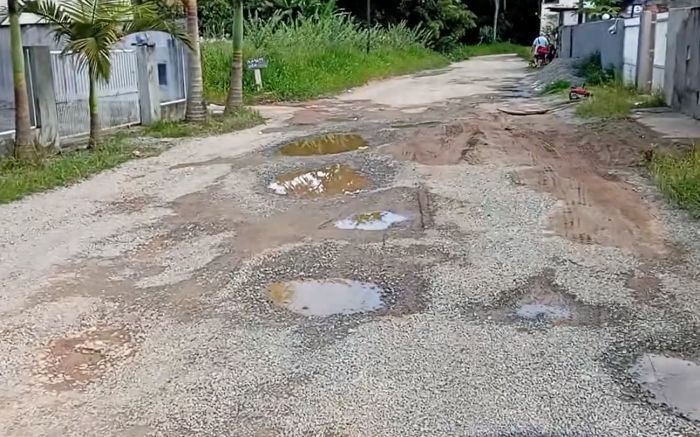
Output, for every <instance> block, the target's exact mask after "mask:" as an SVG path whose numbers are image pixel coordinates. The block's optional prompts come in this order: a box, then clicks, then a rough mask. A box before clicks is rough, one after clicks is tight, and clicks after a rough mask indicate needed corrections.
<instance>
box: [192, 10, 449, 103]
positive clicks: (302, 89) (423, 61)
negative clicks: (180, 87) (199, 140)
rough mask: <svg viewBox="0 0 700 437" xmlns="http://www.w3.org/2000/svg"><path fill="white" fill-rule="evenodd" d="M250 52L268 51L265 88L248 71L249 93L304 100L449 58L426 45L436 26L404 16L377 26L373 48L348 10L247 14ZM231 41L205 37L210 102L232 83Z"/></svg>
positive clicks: (204, 60) (252, 97)
mask: <svg viewBox="0 0 700 437" xmlns="http://www.w3.org/2000/svg"><path fill="white" fill-rule="evenodd" d="M245 30H246V32H245V44H244V50H243V53H244V58H245V59H251V58H255V57H260V56H264V57H266V58H267V59H268V60H269V66H268V68H266V69H264V70H263V83H264V89H263V90H261V91H259V90H257V89H256V87H255V84H254V80H253V75H252V73H251V72H246V74H245V77H244V82H243V86H244V94H245V96H246V100H247V101H249V102H250V101H276V100H299V99H308V98H312V97H316V96H319V95H324V94H328V93H333V92H337V91H341V90H343V89H346V88H348V87H352V86H357V85H361V84H364V83H366V82H367V81H368V80H370V79H374V78H381V77H385V76H389V75H395V74H403V73H410V72H414V71H418V70H422V69H427V68H434V67H441V66H444V65H446V64H447V63H448V59H447V58H446V57H445V56H443V55H440V54H439V53H437V52H434V51H432V50H430V49H429V48H427V44H428V41H429V39H430V32H428V31H426V30H424V29H410V28H408V27H407V26H406V25H404V24H398V25H394V26H390V27H387V28H380V27H374V28H372V29H371V30H370V31H369V32H370V35H369V37H370V41H371V50H370V53H366V44H367V38H368V31H367V30H366V29H363V28H362V26H361V25H360V24H359V23H357V22H356V21H355V20H354V19H353V18H352V17H350V16H349V15H347V14H342V13H334V14H331V15H326V16H322V17H315V16H314V17H309V18H306V17H302V16H300V17H298V18H295V19H293V20H291V21H290V20H285V19H284V16H283V15H281V14H276V15H274V16H273V17H272V18H270V19H266V20H263V19H258V18H249V19H248V20H247V21H246V29H245ZM231 56H232V51H231V43H230V42H228V41H208V42H204V43H202V66H203V70H204V91H205V95H206V97H207V99H208V100H209V101H211V102H222V101H223V100H224V99H225V97H226V93H227V92H228V88H229V80H230V65H231Z"/></svg>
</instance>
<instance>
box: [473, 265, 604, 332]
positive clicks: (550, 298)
mask: <svg viewBox="0 0 700 437" xmlns="http://www.w3.org/2000/svg"><path fill="white" fill-rule="evenodd" d="M489 307H490V309H487V310H486V311H477V312H476V313H475V314H476V315H479V314H483V315H484V316H486V318H487V319H488V320H495V321H502V322H526V323H533V322H534V323H537V324H540V323H547V324H552V325H559V324H570V325H594V326H604V325H606V324H608V323H609V322H611V321H614V319H615V316H616V315H617V312H614V311H612V310H613V309H612V308H607V307H602V306H597V305H589V304H585V303H583V302H580V301H579V300H577V299H576V297H575V296H572V295H571V294H569V293H567V292H566V290H564V289H563V288H561V287H560V286H559V285H557V284H556V283H555V281H554V271H553V270H552V269H545V270H544V271H543V272H542V273H541V274H539V275H535V276H532V277H530V278H529V279H528V281H527V282H526V283H525V284H523V285H522V286H520V287H517V288H514V289H513V290H510V291H508V292H506V293H505V294H504V295H503V296H502V297H501V298H500V299H498V301H497V302H494V303H493V304H492V305H489Z"/></svg>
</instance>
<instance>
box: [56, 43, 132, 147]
mask: <svg viewBox="0 0 700 437" xmlns="http://www.w3.org/2000/svg"><path fill="white" fill-rule="evenodd" d="M136 62H137V61H136V53H135V52H134V50H130V49H127V50H112V75H111V77H110V80H109V82H107V83H104V82H98V85H97V95H98V102H97V111H98V114H99V117H100V126H101V127H102V128H109V127H117V126H125V125H130V124H136V123H139V122H140V121H141V113H140V107H139V90H138V75H137V70H136V68H137V67H136V65H137V64H136ZM51 64H52V67H53V81H54V89H55V92H56V110H57V112H58V121H59V134H60V135H61V136H62V137H67V136H71V135H80V134H85V133H87V132H89V131H90V107H89V105H88V95H89V90H90V83H89V81H88V74H87V69H83V70H82V71H80V72H79V71H78V68H77V63H76V60H75V59H74V57H73V55H67V56H61V52H60V51H52V52H51Z"/></svg>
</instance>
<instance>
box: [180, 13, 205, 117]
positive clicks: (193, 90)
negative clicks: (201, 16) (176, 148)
mask: <svg viewBox="0 0 700 437" xmlns="http://www.w3.org/2000/svg"><path fill="white" fill-rule="evenodd" d="M185 9H186V10H187V33H188V34H189V36H190V39H191V40H192V49H191V50H190V56H189V61H190V62H189V73H190V77H189V88H188V93H187V110H186V111H185V119H186V120H187V121H204V120H206V118H207V110H206V108H205V106H204V97H203V94H202V59H201V57H200V53H199V24H198V22H197V0H185Z"/></svg>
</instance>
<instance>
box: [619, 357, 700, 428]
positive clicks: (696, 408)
mask: <svg viewBox="0 0 700 437" xmlns="http://www.w3.org/2000/svg"><path fill="white" fill-rule="evenodd" d="M630 370H631V373H632V374H633V375H634V379H635V380H636V381H637V382H638V383H639V384H640V385H641V386H642V388H644V389H645V390H647V391H648V392H649V393H651V394H652V395H653V399H650V402H652V403H655V404H658V405H666V406H669V407H671V408H673V409H674V410H676V411H677V412H678V413H679V414H681V415H683V416H684V417H686V418H688V419H690V420H697V421H700V365H698V364H697V363H695V362H692V361H688V360H683V359H680V358H673V357H667V356H664V355H657V354H651V353H646V354H644V355H642V356H641V357H640V358H639V359H638V360H637V362H636V363H634V365H633V366H632V368H631V369H630Z"/></svg>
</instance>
